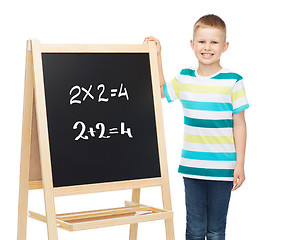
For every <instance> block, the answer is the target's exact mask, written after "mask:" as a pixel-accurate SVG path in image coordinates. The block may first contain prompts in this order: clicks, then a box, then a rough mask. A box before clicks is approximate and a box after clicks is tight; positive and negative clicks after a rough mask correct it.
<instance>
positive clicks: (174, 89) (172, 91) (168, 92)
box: [163, 76, 180, 103]
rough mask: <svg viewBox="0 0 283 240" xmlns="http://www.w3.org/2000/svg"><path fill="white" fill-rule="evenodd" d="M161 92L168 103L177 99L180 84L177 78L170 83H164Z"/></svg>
mask: <svg viewBox="0 0 283 240" xmlns="http://www.w3.org/2000/svg"><path fill="white" fill-rule="evenodd" d="M163 91H164V95H165V97H166V99H167V101H168V102H169V103H170V102H174V101H175V100H176V99H179V91H180V83H179V81H178V76H176V77H175V78H174V79H173V80H172V81H170V82H166V83H164V84H163Z"/></svg>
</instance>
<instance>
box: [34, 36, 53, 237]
mask: <svg viewBox="0 0 283 240" xmlns="http://www.w3.org/2000/svg"><path fill="white" fill-rule="evenodd" d="M31 49H32V59H33V67H34V68H33V70H34V93H35V110H36V120H37V127H38V129H37V130H38V140H39V155H40V165H41V174H42V182H43V190H44V201H45V212H46V221H47V231H48V239H49V240H57V239H58V233H57V224H56V213H55V203H54V190H53V180H52V170H51V159H50V147H49V138H48V127H47V116H46V115H47V114H46V105H45V100H44V99H45V95H44V84H43V70H42V59H41V46H40V42H39V41H38V40H32V41H31Z"/></svg>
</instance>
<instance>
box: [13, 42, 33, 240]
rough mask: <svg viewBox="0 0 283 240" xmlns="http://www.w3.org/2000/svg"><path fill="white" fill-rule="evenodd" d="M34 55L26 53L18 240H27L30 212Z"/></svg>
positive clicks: (29, 52)
mask: <svg viewBox="0 0 283 240" xmlns="http://www.w3.org/2000/svg"><path fill="white" fill-rule="evenodd" d="M32 69H33V68H32V55H31V51H29V50H28V43H27V53H26V70H25V89H24V109H23V123H22V146H21V167H20V184H19V188H20V191H19V207H18V237H17V239H18V240H25V239H26V232H27V211H28V189H29V186H28V185H29V165H30V152H31V128H32V107H33V81H32Z"/></svg>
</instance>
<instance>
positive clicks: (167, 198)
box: [162, 181, 175, 240]
mask: <svg viewBox="0 0 283 240" xmlns="http://www.w3.org/2000/svg"><path fill="white" fill-rule="evenodd" d="M162 198H163V207H164V209H166V210H172V203H171V195H170V187H169V181H168V183H165V184H163V185H162ZM165 228H166V239H167V240H175V234H174V223H173V216H172V218H169V219H165Z"/></svg>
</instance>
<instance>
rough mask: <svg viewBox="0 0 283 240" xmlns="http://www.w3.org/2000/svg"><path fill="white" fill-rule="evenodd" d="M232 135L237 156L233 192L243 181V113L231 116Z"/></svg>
mask: <svg viewBox="0 0 283 240" xmlns="http://www.w3.org/2000/svg"><path fill="white" fill-rule="evenodd" d="M233 134H234V141H235V148H236V155H237V162H236V167H235V170H234V183H233V185H234V187H233V189H232V190H233V191H234V190H236V189H238V188H239V187H240V186H241V185H242V184H243V182H244V181H245V171H244V163H245V150H246V137H247V131H246V121H245V111H242V112H240V113H237V114H234V115H233Z"/></svg>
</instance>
